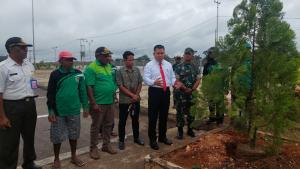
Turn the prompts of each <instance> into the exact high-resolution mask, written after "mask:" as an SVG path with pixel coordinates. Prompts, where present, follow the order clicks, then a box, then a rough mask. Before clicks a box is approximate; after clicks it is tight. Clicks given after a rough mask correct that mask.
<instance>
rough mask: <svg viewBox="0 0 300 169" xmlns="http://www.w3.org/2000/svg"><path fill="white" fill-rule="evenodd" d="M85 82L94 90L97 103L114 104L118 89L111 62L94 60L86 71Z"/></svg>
mask: <svg viewBox="0 0 300 169" xmlns="http://www.w3.org/2000/svg"><path fill="white" fill-rule="evenodd" d="M84 76H85V82H86V84H87V85H88V86H91V87H92V88H93V90H94V97H95V99H96V103H97V104H113V102H114V95H115V91H116V85H115V82H114V81H115V80H114V77H113V69H112V66H111V64H106V65H102V64H101V63H100V62H99V61H97V60H96V61H94V62H92V63H91V64H90V65H89V66H88V67H87V68H86V69H85V71H84Z"/></svg>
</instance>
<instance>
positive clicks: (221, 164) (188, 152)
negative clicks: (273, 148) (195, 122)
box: [162, 130, 300, 169]
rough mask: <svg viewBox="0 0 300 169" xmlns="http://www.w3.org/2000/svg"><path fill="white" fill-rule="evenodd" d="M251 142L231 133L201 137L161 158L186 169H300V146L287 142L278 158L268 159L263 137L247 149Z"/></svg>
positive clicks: (270, 157)
mask: <svg viewBox="0 0 300 169" xmlns="http://www.w3.org/2000/svg"><path fill="white" fill-rule="evenodd" d="M248 142H249V141H248V140H247V137H246V136H245V135H242V134H238V133H236V132H234V131H232V130H228V131H224V132H220V133H215V134H208V135H206V136H204V137H200V138H199V139H198V140H197V141H196V142H194V143H191V144H189V145H187V146H186V147H184V148H182V149H177V150H175V151H173V152H171V153H168V154H166V155H164V156H163V157H162V158H163V159H164V160H167V161H170V162H172V163H174V164H177V165H179V166H181V167H184V168H187V169H192V168H193V169H198V168H199V169H200V168H201V169H204V168H207V169H225V168H230V169H231V168H232V169H249V168H252V169H269V168H270V169H300V147H299V145H297V144H292V143H291V144H288V143H285V144H284V145H283V147H282V150H281V153H280V154H279V155H277V156H267V155H266V154H265V153H264V151H263V149H264V147H265V146H266V142H265V141H264V140H263V139H262V138H259V139H258V142H257V149H256V150H251V149H250V148H249V149H247V148H245V147H248Z"/></svg>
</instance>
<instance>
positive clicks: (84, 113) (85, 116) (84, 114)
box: [83, 110, 90, 118]
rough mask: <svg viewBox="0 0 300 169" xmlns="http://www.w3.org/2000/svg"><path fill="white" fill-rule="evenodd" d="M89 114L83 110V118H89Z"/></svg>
mask: <svg viewBox="0 0 300 169" xmlns="http://www.w3.org/2000/svg"><path fill="white" fill-rule="evenodd" d="M89 114H90V112H89V111H88V110H83V118H87V117H89Z"/></svg>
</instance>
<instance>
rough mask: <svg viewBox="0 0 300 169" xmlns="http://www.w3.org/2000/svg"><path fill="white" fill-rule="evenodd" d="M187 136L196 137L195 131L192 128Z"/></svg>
mask: <svg viewBox="0 0 300 169" xmlns="http://www.w3.org/2000/svg"><path fill="white" fill-rule="evenodd" d="M187 135H188V136H190V137H196V135H195V133H194V131H193V129H191V128H189V129H188V132H187Z"/></svg>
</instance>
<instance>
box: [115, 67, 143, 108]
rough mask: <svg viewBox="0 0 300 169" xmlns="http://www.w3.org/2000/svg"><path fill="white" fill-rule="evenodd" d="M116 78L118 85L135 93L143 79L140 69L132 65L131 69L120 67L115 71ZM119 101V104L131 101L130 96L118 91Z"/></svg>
mask: <svg viewBox="0 0 300 169" xmlns="http://www.w3.org/2000/svg"><path fill="white" fill-rule="evenodd" d="M116 80H117V85H118V86H121V85H122V86H124V87H125V88H126V89H128V90H129V91H131V92H133V93H135V92H136V90H137V88H138V86H139V85H141V84H142V80H143V79H142V76H141V73H140V70H139V69H138V68H137V67H133V68H132V69H127V68H126V67H122V68H121V69H120V70H118V71H117V79H116ZM119 102H120V103H121V104H129V103H130V102H131V98H130V97H128V96H127V95H125V94H124V93H123V92H121V91H120V94H119Z"/></svg>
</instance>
